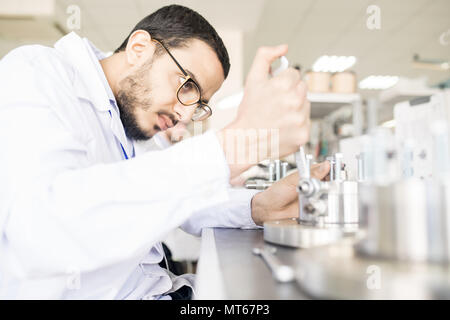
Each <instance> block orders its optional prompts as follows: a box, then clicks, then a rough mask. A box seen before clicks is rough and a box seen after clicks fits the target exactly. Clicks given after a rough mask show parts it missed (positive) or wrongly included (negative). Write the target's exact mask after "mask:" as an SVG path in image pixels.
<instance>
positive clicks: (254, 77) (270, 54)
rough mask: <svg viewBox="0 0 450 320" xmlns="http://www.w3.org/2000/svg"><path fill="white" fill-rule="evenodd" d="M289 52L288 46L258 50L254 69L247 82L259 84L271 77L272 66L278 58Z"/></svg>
mask: <svg viewBox="0 0 450 320" xmlns="http://www.w3.org/2000/svg"><path fill="white" fill-rule="evenodd" d="M287 51H288V46H287V45H286V44H283V45H280V46H276V47H261V48H259V49H258V51H257V53H256V56H255V59H254V60H253V64H252V67H251V68H250V72H249V73H248V76H247V82H250V83H251V82H259V81H262V80H265V79H267V78H268V76H269V72H270V65H271V64H272V62H274V61H275V60H276V59H277V58H279V57H281V56H284V55H285V54H286V53H287Z"/></svg>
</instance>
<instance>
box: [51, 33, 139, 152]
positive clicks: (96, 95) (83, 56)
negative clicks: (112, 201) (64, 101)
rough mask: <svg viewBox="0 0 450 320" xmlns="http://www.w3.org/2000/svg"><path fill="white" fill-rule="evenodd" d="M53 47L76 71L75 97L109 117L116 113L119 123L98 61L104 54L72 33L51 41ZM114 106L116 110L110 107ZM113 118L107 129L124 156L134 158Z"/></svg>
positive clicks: (114, 104) (112, 99) (131, 147)
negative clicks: (53, 42)
mask: <svg viewBox="0 0 450 320" xmlns="http://www.w3.org/2000/svg"><path fill="white" fill-rule="evenodd" d="M55 48H56V50H58V51H60V52H62V54H63V55H64V56H65V58H66V59H68V60H69V62H70V63H71V65H72V66H74V68H76V70H77V74H76V76H75V83H74V85H75V90H76V91H77V96H78V97H79V98H82V99H86V100H88V101H90V102H92V105H93V106H94V108H95V109H97V110H99V111H104V112H108V111H109V112H110V114H111V117H113V114H114V117H115V116H116V114H117V119H118V120H117V121H119V122H120V117H119V116H118V115H119V109H118V108H117V103H116V99H115V97H114V94H113V92H112V90H111V88H110V87H109V84H108V81H107V80H106V76H105V74H104V73H103V69H102V67H101V65H100V62H99V61H98V59H99V58H100V59H101V58H104V57H105V55H104V54H103V53H102V52H101V51H100V50H99V49H97V48H96V47H95V46H94V45H93V44H92V43H91V42H90V41H89V40H88V39H86V38H84V39H82V38H81V37H80V36H78V35H77V34H76V33H75V32H71V33H69V34H68V35H66V36H64V37H62V38H61V39H60V40H59V41H58V42H56V43H55ZM114 108H115V109H116V110H113V109H114ZM117 121H112V122H111V130H112V131H113V133H114V135H115V136H116V137H117V139H118V140H119V142H120V143H121V144H122V146H123V148H124V149H125V150H126V153H127V156H128V157H134V146H133V141H131V140H130V139H128V137H127V136H126V134H125V130H124V128H123V125H122V123H121V122H120V124H119V122H117Z"/></svg>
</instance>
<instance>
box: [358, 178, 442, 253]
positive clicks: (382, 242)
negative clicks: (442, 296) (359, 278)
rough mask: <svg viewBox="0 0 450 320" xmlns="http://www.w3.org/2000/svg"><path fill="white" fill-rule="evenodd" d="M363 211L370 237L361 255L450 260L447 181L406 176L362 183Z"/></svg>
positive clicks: (361, 203) (360, 249)
mask: <svg viewBox="0 0 450 320" xmlns="http://www.w3.org/2000/svg"><path fill="white" fill-rule="evenodd" d="M360 212H361V215H362V216H364V217H366V218H365V220H366V221H367V228H368V232H367V235H368V237H367V239H365V240H364V241H363V242H361V243H360V244H358V245H357V250H358V252H359V254H361V255H369V256H372V257H381V258H388V259H397V260H408V261H427V262H449V261H450V234H449V232H450V190H449V184H448V182H442V181H438V180H428V181H426V180H421V179H416V178H410V179H403V180H401V181H399V182H396V183H392V184H389V185H386V186H379V185H378V186H374V185H361V186H360Z"/></svg>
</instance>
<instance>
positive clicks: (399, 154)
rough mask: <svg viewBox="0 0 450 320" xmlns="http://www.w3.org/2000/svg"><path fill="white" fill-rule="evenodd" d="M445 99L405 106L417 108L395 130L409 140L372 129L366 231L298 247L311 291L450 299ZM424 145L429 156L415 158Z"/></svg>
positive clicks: (362, 176) (363, 157) (362, 188)
mask: <svg viewBox="0 0 450 320" xmlns="http://www.w3.org/2000/svg"><path fill="white" fill-rule="evenodd" d="M448 97H449V96H447V98H448ZM445 100H446V98H445V96H436V97H431V98H430V99H427V100H423V103H421V107H422V108H421V109H415V110H414V109H413V108H414V107H413V106H418V104H415V103H417V101H416V102H413V103H410V102H408V104H402V108H403V107H405V106H406V107H408V108H409V112H410V113H407V114H404V116H405V117H406V119H405V118H403V119H402V120H400V132H396V133H395V136H396V137H397V138H398V137H399V136H401V137H402V139H394V135H393V134H390V133H389V130H387V131H386V130H380V129H377V130H373V131H372V133H371V135H370V136H369V137H368V141H367V143H366V144H364V149H365V150H364V151H363V153H361V154H360V155H359V164H358V167H359V168H361V170H359V171H361V172H360V173H358V180H359V181H360V182H359V186H358V187H359V214H360V228H363V229H365V230H366V232H365V233H364V237H363V238H344V239H342V240H340V241H338V242H335V243H332V244H329V245H327V246H323V247H317V248H311V249H309V250H306V251H301V252H298V254H297V256H296V258H297V264H296V268H297V276H296V278H297V282H298V283H299V285H300V287H301V288H302V290H303V291H304V292H306V293H308V294H309V295H311V296H313V297H321V298H324V297H326V298H338V299H449V298H450V170H449V162H448V159H449V157H450V154H449V138H450V137H449V123H450V122H449V121H448V113H447V112H448V111H449V109H448V108H449V107H450V105H448V104H447V105H445V104H443V103H444V101H445ZM447 101H448V100H447ZM397 111H398V110H397ZM400 112H401V113H403V111H402V110H400ZM416 112H417V113H416ZM419 115H420V117H421V118H422V122H420V121H418V118H417V116H419ZM407 119H409V120H408V121H406V120H407ZM404 120H405V121H406V122H404ZM411 123H415V124H416V125H415V126H411ZM414 130H418V132H414ZM424 148H425V149H424ZM423 150H426V153H427V158H426V159H423V158H422V159H414V158H415V156H417V155H420V153H421V152H422V151H423ZM415 160H417V162H415ZM336 265H341V266H345V268H336Z"/></svg>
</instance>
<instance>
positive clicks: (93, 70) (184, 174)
mask: <svg viewBox="0 0 450 320" xmlns="http://www.w3.org/2000/svg"><path fill="white" fill-rule="evenodd" d="M99 58H101V55H100V53H99V51H98V50H96V49H95V47H93V46H92V45H91V44H90V43H89V42H88V41H87V40H86V39H81V38H80V37H79V36H78V35H76V34H75V33H71V34H69V35H67V36H65V37H63V38H62V39H61V40H59V41H58V42H57V43H56V44H55V48H49V47H44V46H39V45H33V46H24V47H20V48H18V49H15V50H13V51H11V52H10V53H9V54H8V55H6V56H5V57H4V58H3V59H2V60H0V299H4V298H31V299H34V298H43V299H60V298H69V299H79V298H81V299H84V298H92V299H127V298H128V299H161V298H163V299H164V298H168V296H167V295H165V294H167V293H168V292H171V291H174V290H176V289H177V288H178V287H180V286H181V285H183V284H185V283H186V281H187V282H189V283H192V281H193V279H192V276H189V275H188V276H185V277H184V278H174V277H171V275H169V273H168V272H167V270H165V269H162V268H160V267H159V265H158V263H159V262H160V261H161V260H162V258H163V251H162V248H161V244H160V241H161V239H163V238H164V236H165V235H166V234H167V233H168V232H169V231H170V230H173V229H174V228H177V227H179V226H182V227H183V228H184V230H185V231H188V232H190V233H193V234H197V235H198V234H200V231H201V229H202V228H203V227H211V226H217V227H242V228H252V227H255V224H254V222H253V221H252V219H251V216H250V200H251V197H252V196H253V195H254V191H249V190H239V191H237V190H231V191H230V188H229V182H228V181H229V169H228V166H227V163H226V161H225V157H224V154H223V151H222V149H221V147H220V145H219V143H218V140H217V137H216V135H215V133H214V132H207V133H205V134H203V135H201V136H197V137H194V138H191V139H188V140H186V141H183V142H181V143H178V144H177V145H175V146H172V147H170V148H168V149H166V150H163V151H153V152H147V153H145V154H143V155H140V156H137V157H135V158H133V159H130V160H126V161H125V160H124V153H123V152H122V149H121V147H120V144H122V145H123V147H124V149H125V151H126V153H127V154H128V155H132V154H133V143H132V141H130V140H128V139H127V137H126V136H125V132H124V129H123V126H122V123H121V122H120V118H119V113H118V110H117V108H115V107H114V105H112V104H111V101H110V91H109V90H110V89H109V87H108V86H107V85H106V86H105V83H106V82H105V78H104V74H103V72H102V70H101V67H100V64H99V62H98V59H99ZM169 298H170V297H169Z"/></svg>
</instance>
